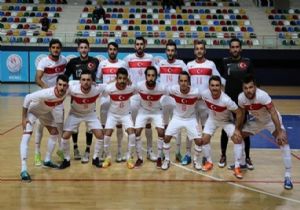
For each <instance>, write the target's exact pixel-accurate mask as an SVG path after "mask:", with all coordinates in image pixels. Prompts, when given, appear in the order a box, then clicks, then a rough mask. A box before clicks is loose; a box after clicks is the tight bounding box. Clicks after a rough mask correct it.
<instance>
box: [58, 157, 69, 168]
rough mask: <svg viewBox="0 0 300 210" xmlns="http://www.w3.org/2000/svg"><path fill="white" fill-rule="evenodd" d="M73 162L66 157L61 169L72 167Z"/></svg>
mask: <svg viewBox="0 0 300 210" xmlns="http://www.w3.org/2000/svg"><path fill="white" fill-rule="evenodd" d="M70 165H71V162H70V161H69V160H67V159H64V161H63V162H62V163H61V164H60V166H59V169H65V168H68V167H70Z"/></svg>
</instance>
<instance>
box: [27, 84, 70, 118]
mask: <svg viewBox="0 0 300 210" xmlns="http://www.w3.org/2000/svg"><path fill="white" fill-rule="evenodd" d="M55 88H56V87H50V88H46V89H42V90H39V91H36V92H34V93H30V94H27V95H26V97H25V99H24V103H23V107H24V108H27V109H28V111H29V112H31V111H32V112H34V113H36V114H46V113H49V112H51V111H52V110H53V109H54V108H55V107H56V106H58V105H60V104H62V103H63V101H64V99H65V97H66V95H65V96H63V97H57V96H56V94H55V92H54V90H55Z"/></svg>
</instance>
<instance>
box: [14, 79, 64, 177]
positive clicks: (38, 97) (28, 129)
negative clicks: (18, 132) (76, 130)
mask: <svg viewBox="0 0 300 210" xmlns="http://www.w3.org/2000/svg"><path fill="white" fill-rule="evenodd" d="M67 89H68V78H66V77H65V76H64V75H59V76H58V77H57V79H56V85H55V86H54V87H50V88H44V89H43V90H39V91H36V92H34V93H31V94H28V95H26V97H25V99H24V103H23V111H22V126H23V136H22V140H21V144H20V154H21V165H22V169H21V180H22V181H27V182H30V181H31V177H30V175H29V173H28V172H27V157H28V144H29V141H30V137H31V135H32V130H33V125H34V123H35V122H36V120H37V119H39V121H40V123H41V124H42V125H43V126H45V127H46V128H47V129H48V131H49V134H50V136H49V139H48V146H47V152H46V156H45V160H44V163H43V165H44V166H45V167H50V168H57V167H58V166H56V165H55V164H53V163H52V161H51V154H52V152H53V150H54V148H55V144H56V141H57V140H58V138H59V135H58V134H59V133H58V130H57V125H56V123H55V119H54V116H53V114H52V110H53V109H54V108H55V107H56V106H58V105H60V104H62V103H63V100H64V99H65V97H66V92H67Z"/></svg>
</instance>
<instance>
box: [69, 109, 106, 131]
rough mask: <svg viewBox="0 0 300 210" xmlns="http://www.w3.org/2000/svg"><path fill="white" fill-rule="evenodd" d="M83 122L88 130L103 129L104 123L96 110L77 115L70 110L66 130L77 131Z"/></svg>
mask: <svg viewBox="0 0 300 210" xmlns="http://www.w3.org/2000/svg"><path fill="white" fill-rule="evenodd" d="M81 122H85V124H86V127H87V130H94V129H102V125H101V123H100V120H99V118H98V117H97V114H96V112H91V113H89V114H86V115H85V116H80V115H76V114H74V113H72V112H70V113H69V115H68V117H67V119H66V121H65V124H64V131H72V132H74V131H77V130H78V127H79V125H80V123H81Z"/></svg>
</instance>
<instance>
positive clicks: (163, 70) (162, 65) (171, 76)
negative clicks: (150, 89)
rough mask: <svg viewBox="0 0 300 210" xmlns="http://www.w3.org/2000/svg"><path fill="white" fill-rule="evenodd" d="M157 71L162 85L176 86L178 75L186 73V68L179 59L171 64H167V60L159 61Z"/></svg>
mask: <svg viewBox="0 0 300 210" xmlns="http://www.w3.org/2000/svg"><path fill="white" fill-rule="evenodd" d="M157 70H158V73H159V75H160V82H161V83H162V84H164V85H177V84H178V76H179V74H180V73H181V72H183V71H187V66H186V64H185V63H184V62H183V61H182V60H179V59H176V60H175V61H174V62H173V63H169V61H168V60H161V61H160V62H159V64H158V66H157Z"/></svg>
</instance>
